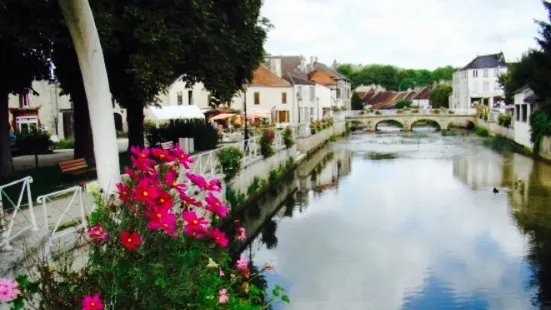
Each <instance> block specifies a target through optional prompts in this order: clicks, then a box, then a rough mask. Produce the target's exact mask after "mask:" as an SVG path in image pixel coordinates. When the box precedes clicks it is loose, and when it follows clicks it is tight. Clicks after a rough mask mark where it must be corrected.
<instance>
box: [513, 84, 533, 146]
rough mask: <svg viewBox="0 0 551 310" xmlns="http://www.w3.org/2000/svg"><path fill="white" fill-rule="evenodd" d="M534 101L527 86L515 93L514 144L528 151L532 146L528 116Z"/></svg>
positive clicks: (531, 92)
mask: <svg viewBox="0 0 551 310" xmlns="http://www.w3.org/2000/svg"><path fill="white" fill-rule="evenodd" d="M534 99H535V94H534V92H533V91H532V90H531V89H530V87H528V86H525V87H523V88H521V89H519V90H518V91H517V92H516V93H515V112H514V118H513V122H514V129H515V142H516V143H518V144H520V145H523V146H525V147H527V148H530V149H531V148H532V147H533V146H534V144H533V143H532V142H531V141H530V114H531V113H532V111H533V108H534V101H535V100H534Z"/></svg>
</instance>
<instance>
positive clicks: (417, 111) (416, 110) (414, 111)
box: [411, 109, 419, 114]
mask: <svg viewBox="0 0 551 310" xmlns="http://www.w3.org/2000/svg"><path fill="white" fill-rule="evenodd" d="M411 112H412V113H414V114H418V113H419V110H418V109H415V110H413V111H411Z"/></svg>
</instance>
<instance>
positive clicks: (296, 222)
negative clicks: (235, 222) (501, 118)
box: [254, 144, 530, 310]
mask: <svg viewBox="0 0 551 310" xmlns="http://www.w3.org/2000/svg"><path fill="white" fill-rule="evenodd" d="M379 147H383V146H379ZM392 147H393V146H391V145H388V146H385V149H384V151H387V149H388V148H392ZM358 148H359V149H362V148H363V146H361V145H359V144H358ZM382 151H383V150H382ZM454 152H458V150H455V151H454ZM487 152H488V153H491V151H487ZM479 156H480V157H475V158H471V160H472V161H474V162H475V164H476V162H477V160H479V159H478V158H480V160H481V161H482V163H484V162H485V161H486V159H487V158H486V157H485V156H482V154H479ZM454 165H455V163H453V162H452V161H450V160H445V161H435V160H424V159H415V160H411V159H405V160H400V159H399V160H395V161H366V160H364V159H362V157H361V156H356V157H354V159H353V170H352V172H351V174H349V175H348V176H346V177H345V178H343V179H341V180H340V184H339V189H338V191H337V190H334V191H328V192H325V194H324V195H321V196H317V197H313V198H311V199H310V205H309V206H308V208H306V209H305V211H304V213H303V214H301V216H299V217H293V218H283V219H282V220H281V221H279V224H278V228H277V236H278V240H279V242H278V246H277V248H275V249H273V250H267V249H265V248H263V247H260V248H256V249H255V251H254V252H255V262H256V263H257V264H262V263H263V262H265V261H270V262H272V263H274V264H275V266H276V270H277V272H278V276H279V277H280V278H281V279H284V281H285V282H288V283H291V284H290V286H289V289H288V293H289V296H290V298H291V304H290V305H289V306H288V307H287V308H286V309H301V310H308V309H320V310H323V309H383V310H384V309H399V308H401V307H402V306H403V305H404V304H405V303H407V302H408V301H411V300H415V299H416V298H417V297H427V298H429V302H433V303H435V302H443V303H449V302H451V301H450V300H449V298H456V299H457V300H461V299H463V300H469V298H470V297H471V296H483V298H484V300H485V302H487V303H488V304H489V307H490V308H492V309H513V308H516V309H528V308H530V300H529V296H528V295H527V292H526V288H525V286H524V285H525V284H526V283H525V282H523V281H526V280H527V279H526V275H527V269H528V266H527V265H526V263H525V262H524V257H525V256H526V254H527V250H528V249H527V240H526V238H525V237H524V236H523V235H522V234H521V233H520V232H519V231H518V229H517V227H516V225H515V224H514V220H513V219H512V218H511V216H510V215H509V210H508V201H507V199H508V196H507V195H506V194H502V195H494V194H493V193H492V192H491V190H489V189H488V190H480V191H475V192H473V191H472V190H471V189H470V188H469V186H468V184H465V183H464V181H462V180H459V179H458V178H456V177H455V176H454V168H456V167H455V166H454ZM327 169H330V168H329V167H328V168H327ZM472 173H475V174H476V173H481V174H485V173H486V170H480V171H478V170H475V171H473V172H472ZM366 174H368V175H369V177H366ZM495 177H496V179H495V183H494V184H498V183H499V181H500V180H499V179H497V178H498V175H497V174H496V175H495ZM475 179H476V176H475ZM431 281H437V282H438V283H439V284H440V285H441V287H442V289H441V292H444V291H445V292H448V293H449V295H450V296H451V297H450V296H448V297H446V298H448V299H442V300H430V298H438V296H436V295H434V294H435V293H434V292H432V293H430V292H429V293H423V292H424V291H425V290H426V289H427V287H428V286H429V285H430V284H431ZM435 296H436V297H435ZM440 298H441V297H440ZM459 302H461V301H459ZM506 306H507V307H506Z"/></svg>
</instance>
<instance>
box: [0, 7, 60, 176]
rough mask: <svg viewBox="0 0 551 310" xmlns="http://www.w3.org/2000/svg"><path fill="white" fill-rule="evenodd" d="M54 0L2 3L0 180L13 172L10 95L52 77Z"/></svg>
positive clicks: (0, 8)
mask: <svg viewBox="0 0 551 310" xmlns="http://www.w3.org/2000/svg"><path fill="white" fill-rule="evenodd" d="M51 3H52V1H47V0H45V1H39V2H37V3H35V2H30V1H19V0H5V1H2V4H1V5H0V68H2V70H3V73H4V74H2V76H1V77H0V179H2V178H6V177H9V176H10V175H12V174H13V165H12V157H11V150H10V147H9V140H8V130H9V128H10V127H9V126H8V118H9V115H8V113H9V112H8V97H9V94H15V93H17V92H19V91H23V90H28V89H30V88H31V86H32V82H33V81H34V80H42V79H48V78H49V58H50V51H51V40H50V38H51V33H50V28H49V27H48V26H49V19H48V18H45V16H47V14H48V13H50V12H51V11H50V10H51V8H52V6H51Z"/></svg>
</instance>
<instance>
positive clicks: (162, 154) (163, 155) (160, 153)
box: [151, 148, 174, 161]
mask: <svg viewBox="0 0 551 310" xmlns="http://www.w3.org/2000/svg"><path fill="white" fill-rule="evenodd" d="M151 154H153V156H154V157H156V158H158V159H160V160H162V161H173V160H174V156H172V155H170V153H169V152H167V151H165V150H163V149H160V148H154V149H151Z"/></svg>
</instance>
